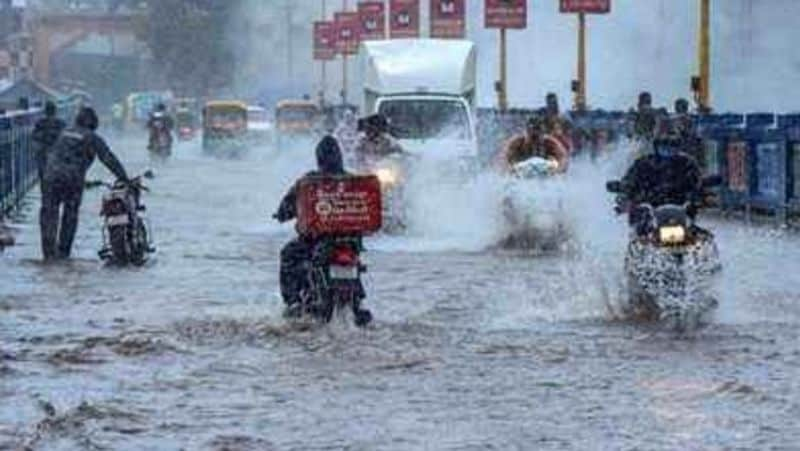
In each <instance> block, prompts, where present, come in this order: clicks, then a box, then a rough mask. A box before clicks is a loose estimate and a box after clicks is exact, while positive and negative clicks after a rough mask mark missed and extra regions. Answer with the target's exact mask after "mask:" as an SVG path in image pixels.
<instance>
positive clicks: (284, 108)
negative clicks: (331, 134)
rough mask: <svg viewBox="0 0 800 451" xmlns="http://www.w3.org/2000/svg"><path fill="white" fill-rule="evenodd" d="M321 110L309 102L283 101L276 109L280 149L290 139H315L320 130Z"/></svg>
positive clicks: (276, 126) (276, 129)
mask: <svg viewBox="0 0 800 451" xmlns="http://www.w3.org/2000/svg"><path fill="white" fill-rule="evenodd" d="M320 117H321V114H320V109H319V107H318V106H317V104H316V103H314V102H311V101H309V100H282V101H280V102H278V104H277V106H276V107H275V131H276V134H277V140H278V147H279V148H281V147H282V146H283V144H284V142H285V141H286V140H288V139H296V138H301V139H302V138H314V136H315V134H316V133H317V131H318V128H319V121H320Z"/></svg>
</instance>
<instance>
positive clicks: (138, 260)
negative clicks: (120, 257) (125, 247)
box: [130, 220, 149, 266]
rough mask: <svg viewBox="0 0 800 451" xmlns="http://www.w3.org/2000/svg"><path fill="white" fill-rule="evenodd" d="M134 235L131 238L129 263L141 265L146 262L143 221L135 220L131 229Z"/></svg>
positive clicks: (146, 245)
mask: <svg viewBox="0 0 800 451" xmlns="http://www.w3.org/2000/svg"><path fill="white" fill-rule="evenodd" d="M133 233H134V236H133V237H132V239H131V242H132V243H133V245H132V246H131V257H130V259H131V263H133V264H134V265H136V266H142V265H144V264H145V263H146V262H147V248H148V243H149V241H148V236H147V228H146V227H145V226H144V222H143V221H141V220H137V224H136V228H135V229H134V230H133Z"/></svg>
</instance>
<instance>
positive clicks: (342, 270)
mask: <svg viewBox="0 0 800 451" xmlns="http://www.w3.org/2000/svg"><path fill="white" fill-rule="evenodd" d="M329 274H330V276H331V279H339V280H356V279H358V268H357V267H355V266H339V265H332V266H331V268H330V272H329Z"/></svg>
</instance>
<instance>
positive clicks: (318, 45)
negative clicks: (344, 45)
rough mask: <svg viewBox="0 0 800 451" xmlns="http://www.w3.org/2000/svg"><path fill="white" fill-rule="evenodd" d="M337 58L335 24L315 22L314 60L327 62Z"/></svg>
mask: <svg viewBox="0 0 800 451" xmlns="http://www.w3.org/2000/svg"><path fill="white" fill-rule="evenodd" d="M335 57H336V42H335V41H334V28H333V22H314V59H315V60H319V61H325V60H332V59H334V58H335Z"/></svg>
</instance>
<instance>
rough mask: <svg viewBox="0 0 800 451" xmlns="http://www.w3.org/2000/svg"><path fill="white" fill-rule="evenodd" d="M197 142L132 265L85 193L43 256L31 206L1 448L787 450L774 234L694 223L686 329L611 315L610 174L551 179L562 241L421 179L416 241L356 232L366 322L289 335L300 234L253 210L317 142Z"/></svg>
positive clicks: (786, 318) (794, 386)
mask: <svg viewBox="0 0 800 451" xmlns="http://www.w3.org/2000/svg"><path fill="white" fill-rule="evenodd" d="M116 144H117V146H116V147H115V148H116V149H117V150H118V151H119V153H120V155H121V156H122V158H123V160H124V161H126V162H127V163H128V167H129V171H130V172H136V171H142V170H144V169H145V168H147V167H150V165H149V163H148V161H147V156H146V152H145V150H144V141H143V140H141V139H128V140H124V141H118V142H117V143H116ZM197 147H198V146H197V145H196V144H179V145H178V146H177V148H176V149H175V153H174V158H173V159H172V160H170V161H168V162H166V163H165V164H161V165H155V166H154V169H155V171H156V173H157V178H156V179H154V180H152V181H151V182H150V183H149V184H150V186H151V188H152V192H151V193H149V194H147V195H145V197H144V201H145V203H146V204H147V206H148V210H149V214H150V218H151V220H152V223H153V227H154V232H155V240H156V244H157V247H158V253H157V254H156V257H155V258H154V259H153V260H152V261H151V262H150V263H148V265H147V266H145V267H143V268H124V269H120V268H110V267H104V266H103V265H101V264H100V263H99V262H98V260H97V258H96V251H97V250H98V248H99V246H100V226H99V224H100V223H99V218H98V217H97V211H98V209H99V196H100V194H101V193H100V192H98V191H95V192H89V193H87V195H86V196H85V198H84V205H83V215H82V219H81V220H82V223H81V228H80V232H79V237H78V240H77V242H76V258H75V259H74V260H73V261H71V262H69V263H65V264H62V265H55V266H43V265H41V264H40V263H39V261H38V256H39V251H38V246H39V243H38V228H37V227H36V225H35V224H36V215H35V214H34V213H35V207H37V202H38V201H37V199H36V198H35V196H33V198H32V199H31V206H30V208H29V209H28V213H27V215H26V216H25V217H23V218H21V219H20V221H19V227H20V228H21V230H20V234H19V236H18V241H19V242H20V243H19V246H17V247H14V248H10V249H7V250H6V252H5V253H4V254H2V255H0V449H36V450H72V449H81V450H83V449H89V450H92V449H98V450H99V449H109V450H140V449H153V450H156V449H158V450H162V449H163V450H177V449H187V450H195V449H199V450H269V449H276V450H284V449H289V450H313V449H357V450H358V449H364V450H373V449H397V450H406V449H431V450H442V449H458V450H461V449H464V450H471V449H475V450H477V449H481V450H482V449H503V450H505V449H525V450H530V449H536V450H548V449H552V450H565V449H575V450H584V449H609V450H610V449H631V450H632V449H637V450H651V449H652V450H661V449H681V450H723V449H725V450H727V449H759V450H766V449H774V450H793V449H800V422H798V418H800V385H799V384H800V327H798V326H800V290H799V289H798V288H797V287H798V286H799V285H798V284H800V273H798V272H797V271H796V268H797V262H798V258H800V248H799V247H798V246H799V244H798V239H797V238H796V237H795V236H793V235H791V234H790V233H788V232H783V231H780V230H776V229H774V228H770V227H745V226H744V225H741V224H740V223H736V222H723V221H721V220H715V221H710V222H708V223H707V225H709V226H710V228H712V229H714V230H715V231H717V233H718V237H719V244H720V248H721V251H722V258H723V264H724V265H725V270H724V272H723V276H722V281H721V283H720V286H719V291H720V302H721V307H720V309H719V311H718V312H717V315H716V318H715V319H714V321H713V322H712V323H711V324H710V325H709V326H707V327H706V328H704V329H702V330H700V331H698V332H696V333H695V334H694V335H693V336H691V337H680V338H679V337H675V336H674V335H673V334H671V333H667V332H664V331H660V330H658V329H657V328H655V327H650V326H644V325H637V324H631V323H628V322H625V321H620V320H618V319H617V318H615V315H614V311H615V308H614V306H615V305H618V304H619V303H620V301H621V299H622V295H621V293H622V289H621V286H620V284H621V275H620V270H621V267H622V249H623V246H624V242H625V233H626V229H625V225H624V223H623V222H622V221H621V220H619V219H617V218H614V217H613V216H612V215H611V213H610V200H609V199H607V197H608V196H606V195H605V194H604V193H602V187H603V185H602V182H603V181H604V179H605V178H606V177H610V176H613V175H614V174H613V173H612V172H613V168H612V167H613V165H601V166H600V167H590V166H588V165H586V167H583V168H582V169H581V168H580V166H576V169H575V172H576V177H575V178H574V179H573V180H571V181H569V182H565V184H564V185H562V186H560V187H556V188H552V189H555V190H561V191H560V192H562V193H563V194H564V196H565V202H566V204H567V205H569V206H571V207H572V208H570V210H571V213H570V214H571V218H572V220H573V221H575V225H574V237H575V238H574V240H575V243H576V245H575V246H573V248H572V249H571V250H570V251H568V252H562V253H556V254H532V253H529V252H522V251H509V250H498V249H496V248H495V247H494V246H493V245H492V244H493V241H494V240H495V238H497V235H498V234H499V233H501V231H500V230H499V226H498V223H497V220H496V214H495V213H496V212H495V209H496V202H494V201H496V200H497V197H498V195H499V193H500V192H501V191H502V190H501V189H499V188H498V186H499V185H500V183H497V181H496V180H493V179H492V178H491V177H489V176H487V177H483V178H480V179H479V180H476V181H475V182H474V183H473V185H471V186H468V187H453V186H433V187H431V186H428V187H427V188H428V189H427V190H426V191H424V192H423V195H421V196H420V197H419V199H418V200H419V202H418V209H419V212H418V213H419V215H418V216H419V221H417V222H416V223H415V226H414V227H412V232H411V233H410V235H409V236H404V237H376V238H373V239H370V240H369V241H368V242H367V245H368V248H369V252H368V254H367V259H368V264H369V269H370V272H369V274H368V278H367V285H368V293H369V298H368V300H367V306H368V307H369V308H371V309H372V311H373V313H374V314H375V317H376V321H375V323H374V324H373V325H372V326H371V327H369V328H368V329H367V330H359V329H356V328H355V327H353V326H351V325H350V324H349V323H348V322H347V321H339V322H336V323H334V324H331V325H329V326H326V327H316V328H301V327H297V326H290V325H287V324H286V323H285V322H284V321H283V320H282V319H281V317H280V313H281V302H280V299H279V296H278V288H277V269H278V267H277V255H278V250H279V248H280V246H281V244H282V243H283V242H285V241H286V240H287V239H288V238H289V237H290V236H291V233H292V229H291V227H290V226H279V225H276V224H274V223H271V222H270V220H269V217H270V214H271V213H272V212H273V210H274V208H275V207H276V205H277V202H278V199H279V197H280V195H281V194H282V192H283V190H284V189H286V188H287V187H288V185H289V184H290V183H291V181H292V180H293V179H294V177H295V176H297V175H298V174H300V173H302V172H303V171H304V170H306V169H308V168H309V167H310V165H311V164H312V159H311V151H310V149H302V148H296V149H281V150H280V151H276V150H271V149H268V148H264V149H259V148H254V149H252V150H251V151H250V153H249V154H248V155H246V156H245V157H244V158H242V159H237V160H221V159H215V158H211V157H207V156H203V155H202V154H201V152H200V151H199V149H198V148H197ZM581 171H584V173H583V174H581ZM93 175H94V176H95V177H108V174H107V173H106V172H105V171H104V169H100V165H99V164H98V165H97V167H95V169H94V170H93ZM548 189H550V188H548Z"/></svg>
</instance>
